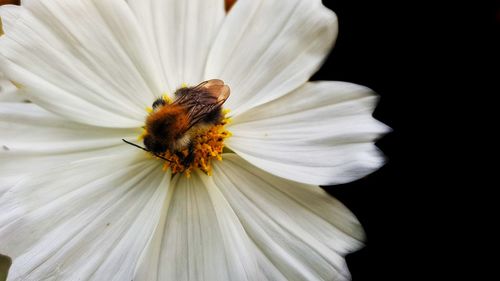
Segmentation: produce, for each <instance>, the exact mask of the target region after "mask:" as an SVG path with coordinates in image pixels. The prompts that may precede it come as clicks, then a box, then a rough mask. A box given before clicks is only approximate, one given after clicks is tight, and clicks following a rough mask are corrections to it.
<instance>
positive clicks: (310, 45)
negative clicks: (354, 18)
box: [205, 0, 337, 115]
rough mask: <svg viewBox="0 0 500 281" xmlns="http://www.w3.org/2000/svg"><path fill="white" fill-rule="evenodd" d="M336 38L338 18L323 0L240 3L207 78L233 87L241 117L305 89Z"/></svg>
mask: <svg viewBox="0 0 500 281" xmlns="http://www.w3.org/2000/svg"><path fill="white" fill-rule="evenodd" d="M336 35H337V18H336V16H335V14H334V13H333V12H332V11H331V10H328V9H326V8H325V7H324V6H323V5H322V4H321V1H320V0H273V1H267V0H238V1H237V2H236V4H235V5H234V7H233V8H232V9H231V11H230V12H229V14H228V16H227V18H226V20H225V21H224V23H223V25H222V27H221V31H220V33H219V34H218V36H217V38H216V41H215V43H214V46H213V49H212V50H211V52H210V55H209V58H208V63H207V68H206V73H205V77H206V78H220V79H222V80H224V81H225V82H226V84H228V85H229V86H230V87H231V98H229V99H228V101H227V102H226V106H227V107H228V108H230V109H231V110H232V114H233V115H237V114H239V113H241V112H244V111H245V110H247V109H249V108H251V107H254V106H257V105H259V104H263V103H265V102H268V101H271V100H273V99H276V98H278V97H280V96H282V95H284V94H286V93H289V92H290V91H292V90H294V89H295V88H297V87H299V86H301V85H302V84H304V83H305V82H306V81H307V80H308V79H309V78H310V77H311V75H312V74H313V73H314V72H315V71H316V70H317V69H318V67H319V66H320V64H321V63H322V61H323V59H324V58H325V56H326V55H327V54H328V52H329V50H330V48H331V47H332V44H333V41H334V40H335V38H336Z"/></svg>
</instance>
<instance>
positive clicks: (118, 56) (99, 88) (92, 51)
mask: <svg viewBox="0 0 500 281" xmlns="http://www.w3.org/2000/svg"><path fill="white" fill-rule="evenodd" d="M3 9H4V8H3V7H0V10H3ZM2 13H3V12H2ZM147 50H148V48H147V44H146V40H145V38H143V35H142V34H141V32H140V29H139V25H138V23H137V21H136V19H135V17H134V15H133V14H132V12H131V11H130V8H129V7H128V5H127V4H126V3H125V2H123V1H120V0H109V1H97V0H94V1H92V0H78V1H75V0H61V1H49V0H28V1H23V6H22V7H21V8H20V11H19V13H18V18H17V19H16V21H15V24H12V27H11V28H10V29H9V30H7V33H6V34H5V35H4V36H2V37H1V38H0V71H3V72H4V73H5V74H6V76H7V77H8V78H9V79H11V80H13V81H15V82H17V83H18V84H20V85H22V88H23V90H24V91H25V93H26V95H27V96H28V97H29V99H30V100H32V101H34V102H36V103H38V104H39V105H41V106H43V107H45V108H46V109H48V110H50V111H53V112H55V113H57V114H59V115H62V116H64V117H66V118H68V119H71V120H74V121H79V122H82V123H86V124H91V125H99V126H105V127H138V126H140V125H141V124H142V123H143V121H144V120H143V119H144V116H145V110H144V108H145V107H146V106H148V105H151V103H152V101H153V100H154V98H155V96H158V95H160V94H161V92H162V89H160V82H158V81H159V78H158V77H159V71H158V70H157V68H156V67H155V64H154V61H153V57H152V56H151V55H150V53H151V52H148V51H147Z"/></svg>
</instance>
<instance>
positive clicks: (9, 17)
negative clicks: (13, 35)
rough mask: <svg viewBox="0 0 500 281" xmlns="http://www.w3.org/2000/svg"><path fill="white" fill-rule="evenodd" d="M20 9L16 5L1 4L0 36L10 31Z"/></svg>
mask: <svg viewBox="0 0 500 281" xmlns="http://www.w3.org/2000/svg"><path fill="white" fill-rule="evenodd" d="M20 10H21V7H19V6H17V5H3V6H2V8H1V9H0V21H1V22H2V24H1V29H0V36H2V35H3V34H5V33H7V32H11V30H12V28H13V25H14V23H15V22H16V19H17V17H18V16H19V11H20ZM2 32H3V33H2Z"/></svg>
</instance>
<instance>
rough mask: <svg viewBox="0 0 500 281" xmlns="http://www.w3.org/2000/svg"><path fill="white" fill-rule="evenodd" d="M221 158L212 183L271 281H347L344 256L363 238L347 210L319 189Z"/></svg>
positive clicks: (237, 160)
mask: <svg viewBox="0 0 500 281" xmlns="http://www.w3.org/2000/svg"><path fill="white" fill-rule="evenodd" d="M223 157H224V159H223V161H222V162H217V163H216V165H215V169H214V173H213V176H212V178H213V181H214V182H215V184H216V185H217V187H218V188H219V189H220V191H221V192H222V194H223V195H224V197H225V198H226V200H227V201H228V202H229V204H230V205H231V207H232V208H233V210H234V212H235V213H236V215H237V216H238V218H239V219H240V221H241V223H242V224H243V227H244V228H245V231H246V233H248V235H249V236H250V238H251V239H252V241H254V243H255V245H256V246H257V247H258V249H259V250H260V251H261V254H262V255H260V256H259V257H260V260H259V264H260V265H261V267H262V268H263V269H266V275H267V276H268V278H269V279H270V280H279V279H283V276H284V277H286V280H345V279H349V271H348V269H347V266H346V264H345V260H344V255H345V254H346V253H349V252H350V251H353V250H355V249H358V248H359V247H360V246H361V245H362V242H361V240H362V239H363V237H364V233H363V230H362V228H361V226H360V225H359V223H358V221H357V220H356V218H355V217H354V215H353V214H352V213H351V212H349V210H347V209H346V208H345V207H344V206H343V205H342V204H341V203H340V202H338V201H337V200H335V199H334V198H333V197H331V196H329V195H328V194H327V193H326V192H325V191H324V190H322V189H320V188H319V187H317V186H311V185H305V184H300V183H296V182H292V181H288V180H284V179H281V178H278V177H275V176H272V175H271V174H268V173H266V172H264V171H262V170H259V169H257V168H255V167H253V166H252V165H250V164H249V163H248V162H245V161H244V160H242V159H241V158H240V157H239V156H237V155H235V154H224V155H223ZM278 273H280V274H281V275H282V276H280V275H279V274H278Z"/></svg>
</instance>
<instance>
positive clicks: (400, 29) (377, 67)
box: [311, 0, 431, 281]
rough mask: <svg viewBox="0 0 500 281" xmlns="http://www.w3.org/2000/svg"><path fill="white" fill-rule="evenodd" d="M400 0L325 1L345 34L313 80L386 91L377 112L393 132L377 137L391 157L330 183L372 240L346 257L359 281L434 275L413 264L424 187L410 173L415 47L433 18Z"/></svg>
mask: <svg viewBox="0 0 500 281" xmlns="http://www.w3.org/2000/svg"><path fill="white" fill-rule="evenodd" d="M401 2H405V1H400V2H397V1H393V2H389V1H360V0H349V1H323V3H324V4H325V6H327V7H328V8H330V9H331V10H333V11H334V12H335V13H336V14H337V17H338V20H339V35H338V38H337V41H336V44H335V47H334V49H333V50H332V52H331V53H330V56H329V57H328V59H327V60H326V62H325V64H324V65H323V67H322V68H321V69H320V71H319V72H318V73H316V75H314V76H313V77H312V79H311V80H337V81H347V82H352V83H356V84H360V85H364V86H368V87H370V88H371V89H373V90H374V91H375V92H377V93H378V94H379V95H380V97H381V98H380V102H379V105H378V107H377V109H376V110H375V113H374V116H375V118H376V119H378V120H380V121H382V122H383V123H385V124H387V125H389V126H390V127H391V128H393V130H394V131H393V132H392V133H390V134H388V135H386V136H385V137H383V138H382V139H380V140H379V141H378V142H377V145H378V147H379V148H380V149H381V150H382V151H383V152H384V154H385V155H386V157H387V164H386V165H385V166H384V167H382V168H381V169H380V170H378V171H377V172H375V173H373V174H371V175H369V176H367V177H365V178H363V179H360V180H357V181H355V182H352V183H349V184H343V185H337V186H332V187H325V189H326V190H327V191H328V192H329V193H330V194H332V195H333V196H335V197H336V198H337V199H339V200H340V201H342V202H343V203H344V204H345V205H346V206H347V207H348V208H349V209H350V210H351V211H352V212H353V213H354V214H355V215H356V216H357V217H358V219H359V220H360V222H361V224H362V225H363V227H364V229H365V231H366V235H367V241H366V246H365V247H364V248H363V249H361V250H360V251H357V252H355V253H352V254H349V255H348V256H347V258H346V260H347V264H348V266H349V269H350V271H351V274H352V280H353V281H362V280H413V279H420V280H424V279H421V277H425V276H429V275H431V273H430V272H428V270H430V269H429V268H428V267H427V265H426V262H425V260H422V261H421V262H420V264H417V265H415V264H414V261H415V259H414V258H415V257H416V255H419V254H420V253H418V249H417V247H415V246H416V243H415V239H416V237H415V235H414V234H415V233H414V232H413V229H414V228H415V226H418V225H419V224H420V221H419V218H418V216H415V215H414V214H415V212H414V211H412V208H413V205H414V203H415V197H414V195H415V193H416V190H417V188H418V186H416V183H415V185H413V184H412V179H411V178H408V173H409V172H410V171H411V167H410V166H412V164H411V159H414V157H413V155H412V151H413V152H415V150H411V149H410V150H408V148H409V147H408V146H410V145H411V144H410V143H409V142H408V140H409V139H410V136H409V134H408V133H409V131H410V128H411V127H412V126H411V124H410V123H412V121H411V120H412V118H408V117H411V116H410V115H411V108H413V105H412V102H413V101H412V99H413V100H415V102H418V100H421V99H422V98H423V97H422V94H420V95H419V98H417V99H415V92H416V91H417V90H416V89H414V88H415V81H414V80H415V79H416V78H417V77H416V76H415V74H416V71H415V69H414V68H415V67H417V65H418V64H419V59H420V56H419V55H418V54H417V53H418V52H422V48H420V47H421V46H419V44H421V43H420V42H418V40H422V38H421V37H420V38H419V37H418V34H422V32H421V30H418V28H417V26H416V24H415V23H416V22H417V21H420V22H421V21H423V20H427V19H426V18H425V16H423V15H422V14H420V15H418V14H419V13H418V12H419V11H417V9H418V7H410V5H404V4H402V3H401ZM423 26H424V25H420V27H423ZM417 39H418V40H417ZM423 76H425V75H423ZM418 78H419V77H418ZM424 95H425V94H424ZM412 129H413V128H412ZM410 148H411V147H410ZM424 170H425V169H424ZM416 268H418V269H417V272H416V271H415V270H416Z"/></svg>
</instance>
